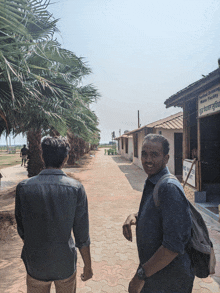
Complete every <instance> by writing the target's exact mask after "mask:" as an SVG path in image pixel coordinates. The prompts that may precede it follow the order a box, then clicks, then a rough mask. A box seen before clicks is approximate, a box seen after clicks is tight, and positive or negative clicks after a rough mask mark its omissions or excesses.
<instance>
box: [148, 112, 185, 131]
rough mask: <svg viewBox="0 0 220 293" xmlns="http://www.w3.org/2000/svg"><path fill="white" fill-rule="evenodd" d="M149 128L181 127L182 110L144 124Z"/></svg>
mask: <svg viewBox="0 0 220 293" xmlns="http://www.w3.org/2000/svg"><path fill="white" fill-rule="evenodd" d="M146 126H147V127H149V128H164V129H183V112H179V113H177V114H174V115H171V116H169V117H167V118H164V119H160V120H158V121H155V122H153V123H150V124H147V125H146Z"/></svg>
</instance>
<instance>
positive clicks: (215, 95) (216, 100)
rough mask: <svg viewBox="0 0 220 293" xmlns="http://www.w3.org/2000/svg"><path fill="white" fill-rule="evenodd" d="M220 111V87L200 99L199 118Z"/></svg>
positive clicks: (202, 95) (212, 89)
mask: <svg viewBox="0 0 220 293" xmlns="http://www.w3.org/2000/svg"><path fill="white" fill-rule="evenodd" d="M218 111H220V85H218V86H215V87H213V88H211V89H210V90H208V91H206V92H204V93H202V94H201V95H199V97H198V116H199V117H203V116H206V115H210V114H213V113H215V112H218Z"/></svg>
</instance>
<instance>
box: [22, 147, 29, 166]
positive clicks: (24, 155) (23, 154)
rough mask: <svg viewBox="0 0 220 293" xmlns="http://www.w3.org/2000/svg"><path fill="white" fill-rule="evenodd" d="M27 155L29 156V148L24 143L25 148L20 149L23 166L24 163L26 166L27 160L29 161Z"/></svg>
mask: <svg viewBox="0 0 220 293" xmlns="http://www.w3.org/2000/svg"><path fill="white" fill-rule="evenodd" d="M27 156H28V149H27V148H26V144H24V145H23V148H22V149H21V151H20V157H21V166H22V165H23V163H24V167H25V166H26V165H25V164H26V161H27Z"/></svg>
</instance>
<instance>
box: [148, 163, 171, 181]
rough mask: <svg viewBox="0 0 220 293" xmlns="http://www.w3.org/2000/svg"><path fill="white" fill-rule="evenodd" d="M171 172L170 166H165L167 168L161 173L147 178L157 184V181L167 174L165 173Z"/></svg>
mask: <svg viewBox="0 0 220 293" xmlns="http://www.w3.org/2000/svg"><path fill="white" fill-rule="evenodd" d="M169 173H170V171H169V169H168V167H165V168H163V169H162V170H161V171H160V172H159V173H157V174H155V175H153V176H152V177H150V178H147V180H149V181H150V182H151V183H153V184H154V185H156V184H157V182H158V181H159V179H160V178H161V177H162V176H163V175H165V174H169Z"/></svg>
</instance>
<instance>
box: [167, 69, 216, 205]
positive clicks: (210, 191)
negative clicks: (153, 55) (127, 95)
mask: <svg viewBox="0 0 220 293" xmlns="http://www.w3.org/2000/svg"><path fill="white" fill-rule="evenodd" d="M165 105H166V107H167V108H168V107H172V106H178V107H182V108H183V160H184V168H185V169H184V170H185V171H184V173H185V174H184V176H185V175H186V173H187V172H188V170H189V168H190V165H192V162H193V159H195V158H196V163H195V166H194V167H193V171H192V174H190V178H189V184H190V185H192V186H193V187H195V189H196V192H195V202H197V203H198V202H200V203H201V202H206V203H216V205H215V211H217V208H216V206H217V204H220V68H218V69H216V70H215V71H213V72H211V73H210V74H209V75H207V76H205V77H203V78H202V79H200V80H198V81H197V82H195V83H193V84H190V85H189V86H188V87H186V88H184V89H183V90H181V91H179V92H178V93H176V94H174V95H173V96H171V97H170V98H168V99H167V100H166V101H165ZM212 206H213V205H212Z"/></svg>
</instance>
